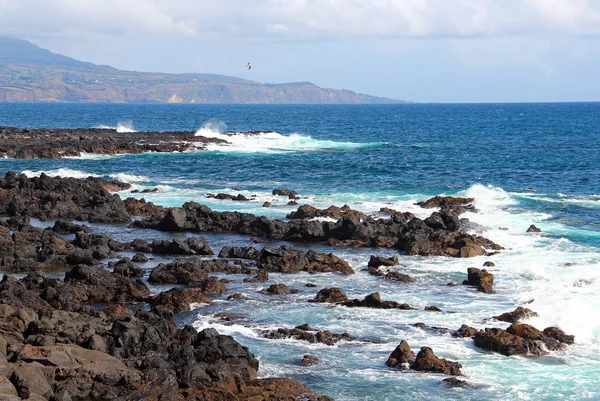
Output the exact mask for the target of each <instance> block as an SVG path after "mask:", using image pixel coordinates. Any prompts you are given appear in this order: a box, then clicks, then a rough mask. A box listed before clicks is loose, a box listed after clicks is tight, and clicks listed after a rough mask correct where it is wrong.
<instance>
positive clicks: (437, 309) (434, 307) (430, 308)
mask: <svg viewBox="0 0 600 401" xmlns="http://www.w3.org/2000/svg"><path fill="white" fill-rule="evenodd" d="M425 310H426V311H429V312H441V311H442V310H441V309H440V308H438V307H437V306H426V307H425Z"/></svg>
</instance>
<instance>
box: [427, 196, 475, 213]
mask: <svg viewBox="0 0 600 401" xmlns="http://www.w3.org/2000/svg"><path fill="white" fill-rule="evenodd" d="M473 201H474V199H473V198H458V197H453V196H434V197H433V198H430V199H428V200H426V201H424V202H417V205H419V206H421V207H422V208H425V209H431V208H435V207H439V208H440V209H442V210H443V209H451V210H454V211H456V212H457V213H458V214H460V213H464V212H466V211H471V212H476V211H477V209H475V208H474V207H473V205H472V203H473Z"/></svg>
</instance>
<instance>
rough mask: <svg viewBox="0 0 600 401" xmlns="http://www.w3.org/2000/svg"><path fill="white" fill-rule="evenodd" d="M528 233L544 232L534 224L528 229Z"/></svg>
mask: <svg viewBox="0 0 600 401" xmlns="http://www.w3.org/2000/svg"><path fill="white" fill-rule="evenodd" d="M527 232H528V233H541V232H542V230H540V229H539V228H537V227H536V226H535V225H534V224H532V225H530V226H529V228H528V229H527Z"/></svg>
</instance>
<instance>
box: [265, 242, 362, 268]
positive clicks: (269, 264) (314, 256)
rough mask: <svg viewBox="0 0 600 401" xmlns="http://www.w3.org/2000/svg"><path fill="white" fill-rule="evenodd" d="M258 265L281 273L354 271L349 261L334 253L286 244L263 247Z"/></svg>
mask: <svg viewBox="0 0 600 401" xmlns="http://www.w3.org/2000/svg"><path fill="white" fill-rule="evenodd" d="M258 267H259V268H261V269H266V270H268V271H272V272H280V273H294V272H299V271H306V272H308V273H326V272H339V273H343V274H346V275H349V274H353V273H354V270H353V269H352V267H350V265H349V264H348V262H346V261H345V260H342V259H340V258H338V257H337V256H335V255H333V254H332V253H329V254H325V253H318V252H315V251H312V250H311V251H301V250H298V249H295V248H292V247H290V246H286V245H283V246H281V247H279V248H263V250H262V251H261V252H260V255H259V258H258Z"/></svg>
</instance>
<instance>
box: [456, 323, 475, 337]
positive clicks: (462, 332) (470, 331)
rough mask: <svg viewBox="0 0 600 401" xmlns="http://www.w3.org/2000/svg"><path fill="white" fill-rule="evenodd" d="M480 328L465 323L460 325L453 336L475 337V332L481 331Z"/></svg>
mask: <svg viewBox="0 0 600 401" xmlns="http://www.w3.org/2000/svg"><path fill="white" fill-rule="evenodd" d="M479 332H480V330H477V329H475V328H473V327H471V326H467V325H466V324H463V325H462V326H460V328H459V329H458V330H456V331H455V332H454V333H452V337H458V338H465V337H475V334H477V333H479Z"/></svg>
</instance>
